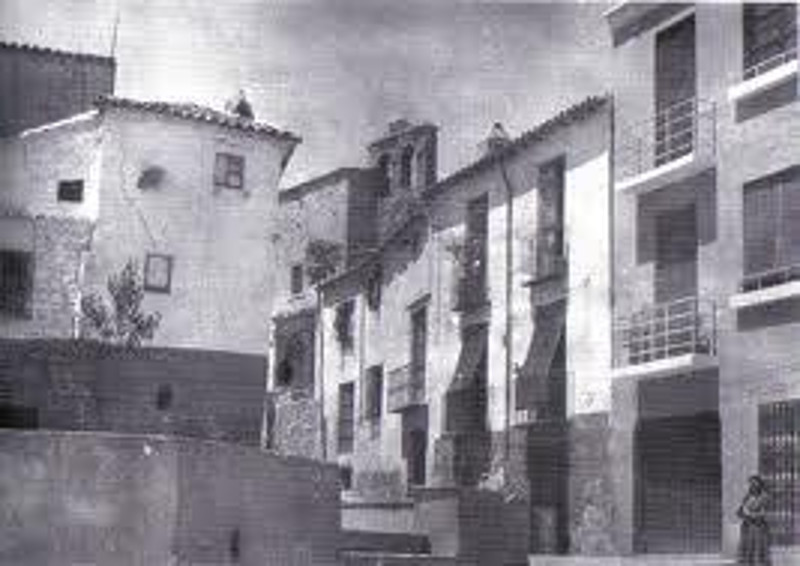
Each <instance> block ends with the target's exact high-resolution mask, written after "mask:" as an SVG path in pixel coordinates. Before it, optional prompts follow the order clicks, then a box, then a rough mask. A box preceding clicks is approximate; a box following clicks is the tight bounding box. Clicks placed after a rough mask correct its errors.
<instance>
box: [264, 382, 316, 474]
mask: <svg viewBox="0 0 800 566" xmlns="http://www.w3.org/2000/svg"><path fill="white" fill-rule="evenodd" d="M273 399H274V410H275V423H274V428H273V431H274V432H273V434H274V437H273V448H274V449H275V450H276V451H277V452H278V453H279V454H283V455H291V456H305V457H306V458H322V457H323V453H322V434H323V423H322V411H321V406H320V403H319V401H317V400H315V399H314V398H313V397H310V396H306V395H302V394H300V393H298V392H292V391H289V390H283V391H281V392H279V393H277V394H275V395H274V397H273Z"/></svg>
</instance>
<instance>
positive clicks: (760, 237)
mask: <svg viewBox="0 0 800 566" xmlns="http://www.w3.org/2000/svg"><path fill="white" fill-rule="evenodd" d="M797 218H800V167H793V168H791V169H789V170H787V171H784V172H781V173H778V174H776V175H772V176H770V177H767V178H764V179H759V180H757V181H754V182H752V183H748V184H747V185H745V187H744V281H743V284H742V290H743V291H749V290H753V289H757V288H761V287H768V286H771V285H776V284H779V283H782V282H785V281H787V280H790V279H797V278H798V277H800V223H798V222H797Z"/></svg>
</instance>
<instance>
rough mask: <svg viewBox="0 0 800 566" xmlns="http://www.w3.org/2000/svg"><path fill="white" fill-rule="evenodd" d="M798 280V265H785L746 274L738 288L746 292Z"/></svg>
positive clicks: (799, 276) (799, 272)
mask: <svg viewBox="0 0 800 566" xmlns="http://www.w3.org/2000/svg"><path fill="white" fill-rule="evenodd" d="M798 280H800V265H799V264H795V265H785V266H781V267H776V268H774V269H769V270H766V271H759V272H757V273H748V274H746V275H745V276H744V277H743V278H742V284H741V286H740V288H741V290H742V292H745V293H746V292H748V291H758V290H760V289H766V288H767V287H774V286H776V285H783V284H784V283H790V282H792V281H798Z"/></svg>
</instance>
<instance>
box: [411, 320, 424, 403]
mask: <svg viewBox="0 0 800 566" xmlns="http://www.w3.org/2000/svg"><path fill="white" fill-rule="evenodd" d="M427 356H428V308H427V307H426V306H421V307H418V308H416V309H415V310H413V311H412V313H411V382H412V383H413V384H414V386H415V387H422V388H424V387H425V365H426V361H427Z"/></svg>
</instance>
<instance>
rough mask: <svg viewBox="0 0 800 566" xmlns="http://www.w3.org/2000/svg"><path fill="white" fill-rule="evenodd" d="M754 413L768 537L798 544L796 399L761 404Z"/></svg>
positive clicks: (799, 412)
mask: <svg viewBox="0 0 800 566" xmlns="http://www.w3.org/2000/svg"><path fill="white" fill-rule="evenodd" d="M758 417H759V419H758V420H759V422H758V437H759V471H760V474H761V476H762V477H763V478H764V480H765V481H766V483H767V486H768V489H769V500H768V501H769V503H768V511H767V518H768V521H769V525H770V533H771V535H772V540H773V542H774V543H775V544H777V545H796V544H800V399H793V400H789V401H780V402H777V403H769V404H765V405H761V406H760V407H759V413H758Z"/></svg>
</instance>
